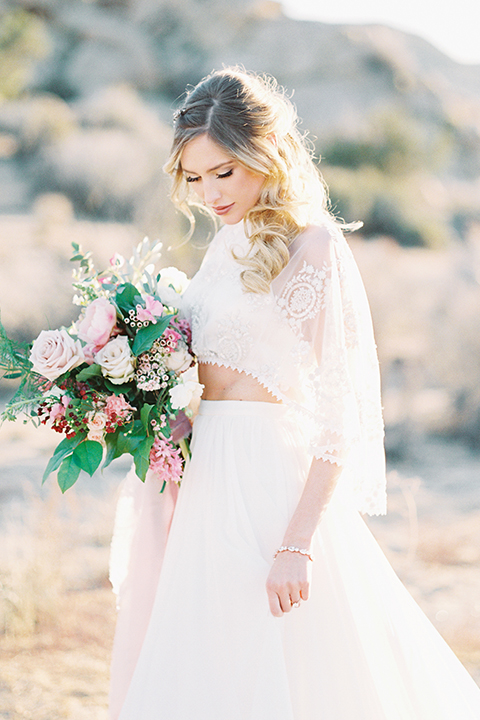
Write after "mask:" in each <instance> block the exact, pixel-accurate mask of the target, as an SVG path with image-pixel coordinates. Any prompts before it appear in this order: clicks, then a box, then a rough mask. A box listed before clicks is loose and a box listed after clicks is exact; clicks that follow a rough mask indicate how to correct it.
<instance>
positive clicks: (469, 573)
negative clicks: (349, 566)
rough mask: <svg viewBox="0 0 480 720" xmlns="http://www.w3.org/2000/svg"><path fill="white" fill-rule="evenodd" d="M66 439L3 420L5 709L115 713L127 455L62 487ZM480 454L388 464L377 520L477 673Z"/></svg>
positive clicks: (456, 448) (6, 716)
mask: <svg viewBox="0 0 480 720" xmlns="http://www.w3.org/2000/svg"><path fill="white" fill-rule="evenodd" d="M57 440H58V438H57V436H54V435H53V433H51V432H50V431H48V430H45V429H44V428H41V429H38V430H36V429H33V428H32V427H30V426H24V425H22V424H21V423H16V424H8V425H4V426H3V427H2V429H1V430H0V458H1V467H0V500H1V505H0V534H1V538H0V540H1V548H2V552H1V554H0V571H1V576H0V579H1V583H2V585H1V593H0V609H1V614H0V649H1V655H0V718H1V720H23V719H27V718H35V720H67V719H68V720H106V718H107V693H108V674H109V657H110V652H111V646H112V640H113V632H114V623H115V607H114V596H113V594H112V592H111V590H110V587H109V584H108V577H107V575H108V571H107V565H108V549H109V540H110V535H111V530H112V524H113V512H114V506H115V497H116V493H117V488H118V484H119V481H120V479H121V477H122V476H123V474H124V472H125V469H126V467H127V464H126V463H124V462H118V464H117V467H116V469H115V470H114V471H112V472H110V473H109V474H108V475H107V474H106V475H105V476H104V477H102V476H99V477H95V478H93V479H92V480H89V479H87V478H86V477H82V478H81V485H80V484H79V486H78V489H73V490H71V491H69V492H68V493H67V495H66V496H64V497H62V496H61V494H60V492H59V491H58V488H56V484H55V480H54V477H51V478H50V479H49V481H48V482H47V483H46V484H45V486H44V487H43V488H41V487H40V478H41V474H42V472H43V468H44V466H45V465H46V462H47V459H48V457H49V454H50V452H51V450H52V448H53V447H54V445H55V444H56V441H57ZM479 479H480V458H479V457H478V456H475V455H472V454H470V453H469V452H468V450H466V449H465V448H464V447H462V446H461V445H457V444H448V443H445V442H438V441H428V442H425V443H423V444H422V445H421V446H420V450H417V457H416V458H414V459H412V460H411V461H410V462H408V463H403V464H400V463H398V464H397V465H396V466H395V467H394V468H391V469H390V472H389V486H390V496H389V497H390V499H389V509H390V512H389V515H388V516H387V517H386V518H374V519H371V520H369V525H370V527H371V528H372V530H373V532H374V534H375V535H376V537H377V538H378V540H379V542H380V544H381V545H382V547H383V548H384V550H385V552H386V554H387V556H388V557H389V559H390V561H391V562H392V564H393V566H394V567H395V569H396V571H397V572H398V573H399V575H400V577H401V578H402V580H403V581H404V582H405V584H406V585H407V587H408V588H409V590H410V591H411V592H412V594H413V595H414V597H415V599H416V600H417V601H418V602H419V604H420V605H421V607H422V608H423V609H424V611H425V612H426V613H427V615H428V616H429V617H430V619H431V620H432V622H433V623H434V624H435V625H436V627H437V628H438V629H439V630H440V632H441V633H442V634H443V635H444V637H445V638H446V639H447V641H448V642H449V643H450V644H451V646H452V647H453V649H454V650H455V652H456V653H457V654H458V656H459V657H460V658H461V660H462V662H464V664H465V665H466V666H467V668H468V669H469V671H470V672H471V673H472V675H473V676H474V678H475V679H476V681H477V682H478V683H479V684H480V573H479V568H480V483H479V482H478V481H479Z"/></svg>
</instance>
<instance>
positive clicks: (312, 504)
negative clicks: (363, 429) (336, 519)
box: [267, 458, 342, 617]
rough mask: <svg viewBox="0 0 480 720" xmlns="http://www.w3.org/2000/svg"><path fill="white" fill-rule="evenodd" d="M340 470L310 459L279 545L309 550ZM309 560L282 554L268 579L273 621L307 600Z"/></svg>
mask: <svg viewBox="0 0 480 720" xmlns="http://www.w3.org/2000/svg"><path fill="white" fill-rule="evenodd" d="M341 471H342V468H341V467H339V466H338V465H335V464H332V463H329V462H326V461H324V460H317V459H315V458H314V459H313V460H312V464H311V466H310V471H309V473H308V478H307V481H306V483H305V487H304V489H303V492H302V495H301V497H300V500H299V502H298V505H297V507H296V509H295V512H294V513H293V516H292V519H291V520H290V523H289V525H288V528H287V531H286V533H285V535H284V538H283V542H282V545H285V546H287V547H288V546H293V547H297V548H301V549H305V550H310V547H311V543H312V538H313V534H314V532H315V530H316V528H317V527H318V524H319V522H320V520H321V519H322V517H323V515H324V513H325V510H326V509H327V505H328V503H329V501H330V498H331V496H332V494H333V491H334V490H335V486H336V484H337V480H338V478H339V476H340V473H341ZM310 576H311V560H309V559H308V557H307V556H305V555H301V554H300V553H293V552H288V551H286V552H282V553H280V554H279V555H277V557H276V559H275V560H274V563H273V566H272V569H271V570H270V573H269V576H268V579H267V594H268V601H269V604H270V610H271V612H272V614H273V615H275V617H281V616H282V615H283V613H284V612H290V610H291V609H292V603H293V602H296V601H298V600H300V599H302V600H308V595H309V590H310Z"/></svg>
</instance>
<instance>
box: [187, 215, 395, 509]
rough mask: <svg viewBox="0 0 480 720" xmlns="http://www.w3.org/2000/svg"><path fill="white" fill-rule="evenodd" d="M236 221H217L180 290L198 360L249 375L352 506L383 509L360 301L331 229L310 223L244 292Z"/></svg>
mask: <svg viewBox="0 0 480 720" xmlns="http://www.w3.org/2000/svg"><path fill="white" fill-rule="evenodd" d="M232 250H233V251H234V252H235V253H236V255H237V256H242V255H245V254H247V253H248V252H249V251H250V243H249V241H248V238H247V237H246V235H245V231H244V225H243V222H241V223H238V224H237V225H233V226H224V227H223V228H222V229H221V230H220V232H219V233H217V235H216V236H215V238H214V239H213V241H212V242H211V244H210V246H209V248H208V250H207V252H206V254H205V257H204V260H203V263H202V265H201V267H200V270H199V271H198V273H197V274H196V275H195V277H194V278H193V280H192V281H191V283H190V285H189V286H188V288H187V290H186V291H185V293H184V296H183V306H182V308H183V312H184V314H185V315H186V317H187V318H188V319H189V320H190V322H191V324H192V333H193V349H194V351H195V353H196V355H197V357H198V360H199V361H200V362H207V363H213V364H218V365H222V366H226V367H230V368H233V369H235V370H238V371H241V372H245V373H247V374H249V375H251V376H253V377H255V378H256V379H257V380H258V381H259V382H260V383H261V384H262V385H263V386H265V387H266V388H267V389H268V390H269V391H270V392H271V393H272V394H273V395H274V396H275V397H276V398H277V399H279V400H281V401H282V402H284V403H286V404H288V406H289V408H290V410H291V412H293V413H295V414H296V415H297V421H298V422H299V423H300V424H301V425H302V427H303V429H304V434H305V438H306V444H307V445H308V447H309V450H310V452H311V453H312V454H313V455H314V456H315V457H316V458H319V459H322V460H325V461H328V462H331V463H336V464H338V465H341V466H342V467H343V471H342V476H341V478H342V479H341V482H342V483H343V484H344V486H346V488H348V491H349V492H350V494H351V496H352V499H353V501H354V503H355V506H356V507H357V509H358V510H360V511H361V512H366V513H369V514H382V513H384V512H385V511H386V492H385V459H384V450H383V422H382V414H381V402H380V379H379V368H378V360H377V355H376V347H375V342H374V338H373V331H372V323H371V317H370V311H369V307H368V302H367V299H366V295H365V290H364V287H363V283H362V280H361V278H360V275H359V272H358V269H357V266H356V263H355V260H354V258H353V256H352V254H351V251H350V249H349V247H348V245H347V243H346V241H345V239H344V237H343V235H342V233H341V232H340V230H339V229H338V228H337V227H336V226H335V225H333V224H331V225H329V226H317V225H312V226H309V227H308V228H307V229H306V230H305V231H304V232H302V233H301V234H300V235H299V236H298V237H297V238H296V239H295V240H294V241H293V243H292V244H291V245H290V248H289V252H290V260H289V262H288V264H287V266H286V267H285V268H284V269H283V270H282V272H281V273H280V274H279V275H278V276H277V277H276V278H275V279H274V281H273V282H272V284H271V289H270V292H269V293H268V294H266V293H262V294H259V293H251V292H246V291H245V290H244V288H243V285H242V283H241V279H240V273H241V270H242V266H241V265H240V264H239V263H238V262H237V261H236V260H235V259H234V257H233V254H232Z"/></svg>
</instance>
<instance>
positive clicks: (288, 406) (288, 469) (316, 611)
mask: <svg viewBox="0 0 480 720" xmlns="http://www.w3.org/2000/svg"><path fill="white" fill-rule="evenodd" d="M248 252H249V242H248V239H247V238H246V236H245V233H244V229H243V224H242V223H240V224H238V225H235V226H226V227H224V228H223V229H222V230H221V231H220V232H219V233H218V234H217V236H216V237H215V238H214V240H213V241H212V243H211V245H210V246H209V249H208V251H207V253H206V256H205V258H204V262H203V264H202V267H201V268H200V270H199V272H198V273H197V275H196V276H195V277H194V279H193V280H192V282H191V283H190V286H189V287H188V288H187V290H186V292H185V295H184V306H183V311H184V313H185V315H186V316H187V317H188V318H189V319H190V321H191V324H192V332H193V345H194V351H195V353H196V355H197V357H198V359H199V360H200V361H201V362H209V363H213V364H217V365H224V366H227V367H231V368H234V369H236V370H239V371H242V372H246V373H248V374H250V375H252V376H253V377H255V378H256V379H257V380H258V381H259V382H260V383H261V384H262V385H263V386H265V387H266V388H268V390H269V391H270V392H271V393H272V395H273V396H274V397H275V398H276V399H277V400H278V401H280V402H277V403H274V402H272V403H268V402H241V401H202V402H201V406H200V411H199V414H198V416H197V418H196V419H195V422H194V426H193V438H192V459H191V462H190V464H189V466H188V468H187V470H186V473H185V476H184V479H183V481H182V487H181V488H180V491H179V493H178V499H176V497H175V490H174V489H172V488H169V490H168V493H167V494H166V495H159V494H158V490H159V487H157V485H156V483H155V480H154V478H152V477H148V478H147V482H146V483H145V485H143V484H142V483H141V482H140V481H139V480H138V479H137V478H135V476H134V475H133V474H131V476H130V477H129V478H128V479H127V482H126V484H125V487H124V490H123V494H122V497H121V499H120V503H119V511H118V515H117V524H116V529H115V533H114V547H113V563H112V564H113V579H114V581H115V584H116V585H117V589H118V590H119V604H120V612H119V623H118V629H117V634H116V640H115V648H114V657H113V664H112V690H111V718H112V720H117V718H118V720H154V719H155V720H160V719H161V720H163V719H165V720H217V719H218V720H479V718H480V690H479V689H478V687H477V686H476V685H475V683H474V682H473V680H472V679H471V678H470V676H469V675H468V673H467V672H466V670H465V669H464V668H463V666H462V665H461V664H460V662H459V661H458V660H457V658H456V657H455V655H454V654H453V652H452V651H451V650H450V649H449V647H448V646H447V645H446V643H445V642H444V641H443V640H442V638H441V637H440V635H439V634H438V633H437V631H436V630H435V629H434V628H433V626H432V625H431V624H430V622H429V621H428V619H427V618H426V617H425V615H424V614H423V613H422V611H421V610H420V609H419V607H418V606H417V605H416V603H415V602H414V600H413V599H412V598H411V596H410V595H409V594H408V592H407V591H406V589H405V588H404V587H403V585H402V584H401V582H400V581H399V580H398V578H397V577H396V575H395V573H394V572H393V570H392V568H391V567H390V565H389V564H388V562H387V560H386V559H385V557H384V555H383V553H382V552H381V550H380V548H379V546H378V545H377V543H376V541H375V540H374V538H373V536H372V535H371V533H370V532H369V530H368V529H367V527H366V525H365V523H364V522H363V520H362V518H361V516H360V514H359V511H361V512H369V513H373V514H374V513H382V512H384V511H385V470H384V456H383V448H382V439H383V426H382V421H381V406H380V390H379V387H380V386H379V375H378V363H377V359H376V352H375V345H374V341H373V334H372V329H371V321H370V316H369V311H368V305H367V301H366V298H365V294H364V290H363V285H362V283H361V280H360V277H359V275H358V271H357V268H356V265H355V263H354V260H353V258H352V256H351V253H350V251H349V248H348V246H347V244H346V242H345V240H344V238H343V237H342V235H341V233H339V231H338V230H337V229H336V228H334V227H333V226H332V227H316V226H312V227H310V228H308V229H307V230H306V231H305V232H304V233H302V234H301V235H299V236H298V238H297V239H296V240H295V241H294V243H292V245H291V246H290V261H289V263H288V265H287V266H286V268H285V269H284V270H283V271H282V272H281V273H280V275H279V276H278V277H277V278H275V280H274V281H273V283H272V287H271V291H270V293H268V294H252V293H246V292H244V291H243V287H242V284H241V280H240V272H241V270H242V267H241V265H240V264H239V263H238V262H237V261H236V260H235V257H234V254H235V255H236V256H241V255H245V254H246V253H248ZM312 455H313V456H315V457H317V458H320V459H323V460H324V461H325V462H331V463H336V464H338V465H341V466H342V468H343V469H342V473H341V476H340V480H339V483H338V485H337V488H336V490H335V492H334V495H333V498H332V500H331V502H330V505H329V507H328V509H327V512H326V513H325V515H324V517H323V519H322V521H321V523H320V525H319V527H318V529H317V531H316V534H315V537H314V542H313V546H312V552H313V555H314V556H315V562H314V563H313V573H312V589H311V596H310V599H309V600H308V601H307V602H302V603H301V606H300V607H299V608H298V609H292V611H291V612H290V613H288V614H286V615H284V617H282V618H276V617H273V616H272V615H271V613H270V611H269V607H268V602H267V595H266V590H265V581H266V578H267V575H268V572H269V570H270V567H271V564H272V561H273V560H272V556H273V553H274V551H275V549H276V548H277V547H278V546H279V545H280V544H281V542H282V538H283V534H284V532H285V529H286V527H287V525H288V522H289V519H290V517H291V515H292V513H293V511H294V509H295V506H296V504H297V502H298V500H299V497H300V494H301V492H302V487H303V484H304V481H305V478H306V474H307V472H308V467H309V464H310V459H311V457H312ZM175 500H176V504H175ZM174 507H175V509H174Z"/></svg>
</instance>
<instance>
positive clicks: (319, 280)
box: [277, 261, 328, 331]
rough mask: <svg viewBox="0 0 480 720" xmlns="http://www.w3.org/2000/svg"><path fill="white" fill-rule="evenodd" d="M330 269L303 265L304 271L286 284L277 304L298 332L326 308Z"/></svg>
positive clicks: (305, 263) (284, 316)
mask: <svg viewBox="0 0 480 720" xmlns="http://www.w3.org/2000/svg"><path fill="white" fill-rule="evenodd" d="M327 282H328V268H327V266H326V264H324V266H323V268H321V269H318V268H315V267H313V265H309V264H307V262H306V261H304V263H303V267H302V269H301V270H300V271H299V272H298V273H297V274H296V275H294V277H292V278H291V279H290V280H289V281H288V282H287V283H286V284H285V287H284V289H283V292H282V294H281V296H280V297H279V298H278V300H277V303H278V306H279V308H280V314H281V316H282V317H283V318H285V319H286V320H287V321H288V323H289V324H290V325H291V326H292V327H293V328H294V329H295V330H297V331H299V330H300V328H301V325H302V323H303V322H304V321H305V320H311V319H312V318H314V317H315V316H316V315H318V313H319V312H320V310H321V309H322V308H323V307H324V306H325V296H326V290H327V288H326V285H327Z"/></svg>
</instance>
